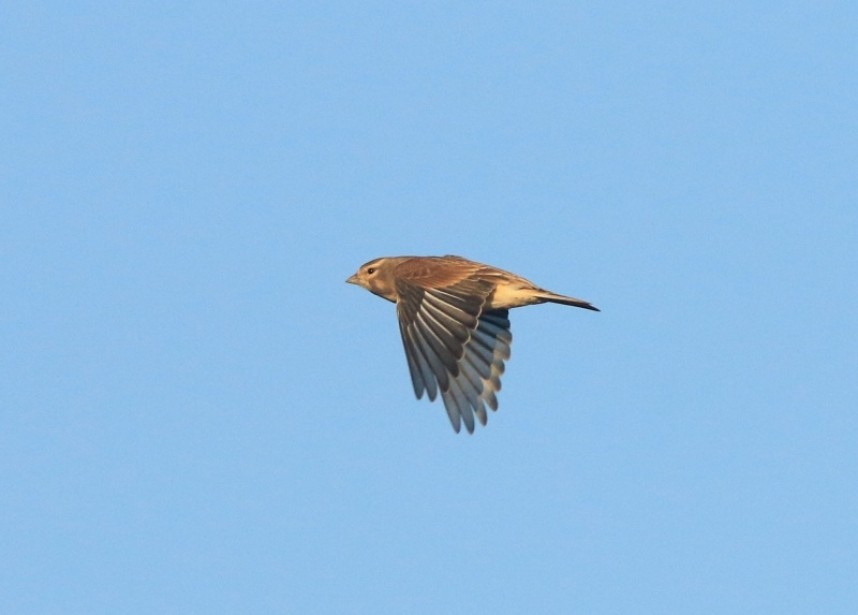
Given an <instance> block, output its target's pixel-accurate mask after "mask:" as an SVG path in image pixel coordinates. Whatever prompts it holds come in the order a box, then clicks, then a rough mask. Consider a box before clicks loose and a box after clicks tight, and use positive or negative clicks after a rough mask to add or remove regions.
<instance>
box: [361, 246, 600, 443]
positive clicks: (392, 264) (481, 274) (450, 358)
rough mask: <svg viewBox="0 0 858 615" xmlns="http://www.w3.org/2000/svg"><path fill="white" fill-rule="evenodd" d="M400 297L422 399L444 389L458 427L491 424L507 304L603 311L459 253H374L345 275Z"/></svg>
mask: <svg viewBox="0 0 858 615" xmlns="http://www.w3.org/2000/svg"><path fill="white" fill-rule="evenodd" d="M346 282H348V283H350V284H357V285H358V286H362V287H363V288H365V289H367V290H368V291H370V292H371V293H373V294H376V295H378V296H379V297H383V298H384V299H387V300H388V301H392V302H394V303H396V314H397V316H398V317H399V330H400V333H401V334H402V343H403V345H404V346H405V357H406V359H407V360H408V369H409V371H410V372H411V382H412V384H413V385H414V394H415V395H417V399H420V398H421V397H423V393H424V392H425V393H427V394H428V396H429V399H430V401H434V400H435V397H436V396H437V395H438V393H439V392H440V393H441V398H442V399H443V400H444V407H445V408H446V409H447V415H448V416H449V417H450V422H451V423H452V424H453V429H454V430H455V431H456V432H457V433H458V432H459V430H460V429H461V425H462V423H464V424H465V428H466V429H467V430H468V432H469V433H473V432H474V417H476V418H477V420H479V422H480V423H482V424H483V425H485V424H486V420H487V418H488V417H487V416H486V406H488V407H489V408H491V409H492V410H497V409H498V401H497V396H496V393H497V392H498V391H499V390H500V388H501V383H500V377H501V374H503V371H504V361H505V360H507V359H509V356H510V348H509V347H510V344H511V343H512V333H510V330H509V309H510V308H515V307H522V306H525V305H534V304H537V303H547V302H548V303H560V304H563V305H571V306H574V307H579V308H584V309H587V310H593V311H596V312H598V311H599V309H598V308H596V307H594V306H593V305H591V304H590V303H589V302H587V301H583V300H581V299H575V298H574V297H567V296H565V295H558V294H557V293H553V292H551V291H548V290H545V289H544V288H540V287H539V286H536V285H535V284H534V283H533V282H531V281H529V280H526V279H524V278H522V277H520V276H517V275H515V274H514V273H510V272H508V271H504V270H503V269H498V268H496V267H491V266H490V265H483V264H482V263H476V262H474V261H471V260H468V259H466V258H462V257H461V256H452V255H448V256H396V257H384V258H377V259H375V260H371V261H369V262H368V263H366V264H364V265H362V266H361V268H360V269H358V270H357V273H355V274H354V275H353V276H351V277H350V278H349V279H347V280H346Z"/></svg>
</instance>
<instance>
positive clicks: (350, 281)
mask: <svg viewBox="0 0 858 615" xmlns="http://www.w3.org/2000/svg"><path fill="white" fill-rule="evenodd" d="M357 283H358V277H357V274H354V275H353V276H351V277H349V279H347V280H346V284H357Z"/></svg>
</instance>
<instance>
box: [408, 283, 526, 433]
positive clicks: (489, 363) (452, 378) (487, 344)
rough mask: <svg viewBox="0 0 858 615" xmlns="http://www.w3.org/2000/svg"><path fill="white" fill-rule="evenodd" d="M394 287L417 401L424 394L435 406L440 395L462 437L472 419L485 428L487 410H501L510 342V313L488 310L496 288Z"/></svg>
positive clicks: (468, 285)
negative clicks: (502, 383)
mask: <svg viewBox="0 0 858 615" xmlns="http://www.w3.org/2000/svg"><path fill="white" fill-rule="evenodd" d="M462 273H463V274H464V273H465V272H464V271H463V272H462ZM456 277H458V276H456ZM421 281H422V280H421ZM396 285H397V292H398V295H399V301H398V302H397V305H396V311H397V315H398V316H399V328H400V331H401V333H402V342H403V345H404V347H405V356H406V358H407V359H408V369H409V371H410V372H411V381H412V384H413V385H414V393H415V395H417V397H418V399H419V398H420V397H422V396H423V393H424V392H426V393H427V394H428V396H429V399H430V400H434V399H435V397H436V395H437V394H438V392H439V391H440V393H441V398H442V399H443V400H444V406H445V407H446V409H447V414H448V416H449V417H450V422H451V423H452V424H453V429H455V430H456V431H457V432H458V431H459V430H460V429H461V423H462V422H464V423H465V427H466V428H467V430H468V432H470V433H473V431H474V415H476V417H477V419H478V420H479V421H480V423H482V424H483V425H485V424H486V420H487V415H486V409H485V406H486V405H487V406H489V408H491V409H492V410H497V407H498V402H497V397H496V396H495V393H496V392H497V391H499V390H500V387H501V383H500V376H501V374H502V373H503V370H504V363H503V362H504V361H505V360H506V359H508V358H509V356H510V343H511V342H512V334H511V333H510V330H509V317H508V311H507V310H506V309H500V310H487V309H486V301H487V297H488V296H489V294H490V293H491V291H492V289H493V285H492V284H491V283H488V282H486V281H484V280H479V279H474V278H471V277H464V276H463V277H460V279H458V280H455V281H454V282H453V283H452V284H449V285H446V286H442V287H439V288H428V287H427V286H426V285H423V284H420V283H413V282H412V281H409V280H408V279H407V278H405V277H401V278H399V279H397V282H396Z"/></svg>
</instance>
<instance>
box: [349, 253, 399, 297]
mask: <svg viewBox="0 0 858 615" xmlns="http://www.w3.org/2000/svg"><path fill="white" fill-rule="evenodd" d="M398 262H399V261H398V260H397V259H390V258H377V259H375V260H371V261H369V262H368V263H366V264H364V265H361V267H360V269H358V270H357V273H355V274H354V275H353V276H351V277H350V278H349V279H347V280H346V282H348V283H349V284H357V285H358V286H362V287H363V288H365V289H367V290H368V291H369V292H371V293H373V294H376V295H378V296H379V297H384V298H385V299H387V300H388V301H396V288H395V287H394V282H393V269H394V268H395V267H396V265H397V263H398Z"/></svg>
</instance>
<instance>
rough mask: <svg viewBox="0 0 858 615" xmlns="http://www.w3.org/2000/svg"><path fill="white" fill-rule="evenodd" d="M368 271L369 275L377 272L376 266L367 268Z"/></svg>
mask: <svg viewBox="0 0 858 615" xmlns="http://www.w3.org/2000/svg"><path fill="white" fill-rule="evenodd" d="M366 272H367V273H368V274H369V275H372V274H373V273H375V267H370V268H369V269H367V270H366Z"/></svg>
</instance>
